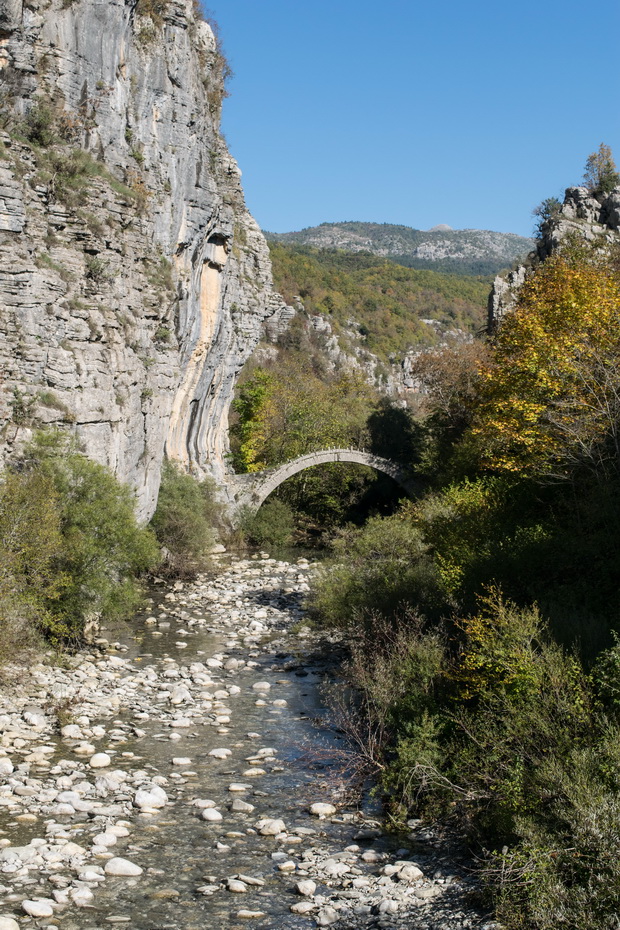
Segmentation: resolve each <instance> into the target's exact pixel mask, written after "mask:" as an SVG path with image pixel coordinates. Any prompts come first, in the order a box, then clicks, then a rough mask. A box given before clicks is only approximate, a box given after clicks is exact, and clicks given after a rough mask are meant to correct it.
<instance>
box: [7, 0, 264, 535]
mask: <svg viewBox="0 0 620 930" xmlns="http://www.w3.org/2000/svg"><path fill="white" fill-rule="evenodd" d="M224 68H225V61H224V59H223V56H222V53H221V50H220V48H219V44H218V42H217V40H216V38H215V36H214V34H213V31H212V29H211V28H210V26H209V25H208V24H207V23H206V22H204V21H202V19H201V17H200V16H199V14H198V13H197V5H196V4H194V3H193V2H192V0H107V2H105V3H100V2H96V0H27V2H22V0H0V69H1V73H0V82H1V89H0V127H2V129H1V131H0V365H1V370H2V384H1V385H0V391H1V394H0V420H1V421H2V423H1V425H2V433H1V449H0V454H1V455H2V457H3V459H4V460H6V459H7V457H10V455H11V454H12V453H13V451H14V450H15V449H16V448H18V447H20V445H22V444H23V441H24V439H25V438H27V436H28V435H29V433H30V431H31V430H32V429H34V428H35V427H36V426H37V425H50V424H51V425H59V426H61V427H62V428H65V429H70V430H72V431H74V432H75V433H76V435H77V437H78V439H79V441H80V442H81V443H82V444H83V446H84V449H85V451H86V452H87V454H88V455H89V456H91V457H93V458H95V459H96V460H98V461H100V462H102V463H104V464H106V465H109V466H110V467H111V468H112V469H113V470H114V471H115V473H116V474H117V476H118V477H119V478H120V479H121V480H122V481H126V482H128V483H129V484H130V485H131V486H132V487H133V488H135V490H136V493H137V498H138V512H139V515H140V517H141V518H143V519H144V518H147V517H148V516H149V515H150V514H151V513H152V511H153V509H154V506H155V501H156V496H157V491H158V486H159V475H160V467H161V461H162V458H163V455H164V451H166V452H167V454H168V455H169V456H170V457H171V458H174V459H176V460H178V461H179V462H180V463H181V464H182V465H183V466H184V467H185V468H186V469H188V470H193V471H194V472H196V473H197V474H204V473H205V472H211V473H212V474H213V475H214V476H215V477H216V478H220V479H221V477H222V476H223V474H224V473H225V471H226V467H227V466H226V454H227V452H228V438H227V412H228V407H229V404H230V400H231V397H232V392H233V388H234V382H235V378H236V375H237V373H238V371H239V370H240V368H241V366H242V365H243V363H244V362H245V360H246V358H247V357H248V356H249V354H250V353H251V352H252V350H253V348H254V346H255V345H256V343H257V341H258V339H259V337H260V333H261V330H262V324H263V322H264V321H265V320H267V319H269V318H270V317H271V318H273V320H274V321H275V324H274V325H277V320H278V319H279V317H280V314H281V313H282V309H283V306H282V301H281V300H280V299H279V298H278V297H277V296H276V295H274V294H273V291H272V282H271V267H270V263H269V257H268V250H267V246H266V243H265V241H264V238H263V236H262V234H261V232H260V230H259V228H258V226H257V224H256V223H255V221H254V220H253V219H252V217H251V216H250V214H249V213H248V211H247V209H246V207H245V203H244V198H243V192H242V189H241V184H240V172H239V170H238V168H237V164H236V162H235V161H234V159H233V158H232V157H231V156H230V154H229V153H228V151H227V148H226V145H225V142H224V141H223V139H222V137H221V134H220V131H219V116H220V108H221V102H222V97H223V95H224V85H223V70H224Z"/></svg>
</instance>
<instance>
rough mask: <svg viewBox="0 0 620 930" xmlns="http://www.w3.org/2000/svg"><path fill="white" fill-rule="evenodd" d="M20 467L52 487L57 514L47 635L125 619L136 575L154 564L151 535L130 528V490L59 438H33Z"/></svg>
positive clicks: (64, 637)
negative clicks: (96, 620)
mask: <svg viewBox="0 0 620 930" xmlns="http://www.w3.org/2000/svg"><path fill="white" fill-rule="evenodd" d="M23 469H24V473H25V474H26V475H28V474H30V475H32V476H33V480H34V477H35V476H37V475H40V476H41V477H42V478H44V479H45V480H47V481H48V482H49V483H50V484H51V486H52V488H53V490H54V494H55V495H56V498H57V501H58V507H59V511H60V533H61V537H62V545H61V548H60V550H59V551H58V552H57V553H56V554H55V556H54V559H53V565H54V570H55V571H56V572H57V573H58V575H59V577H60V578H62V584H61V586H60V588H59V590H57V591H54V594H53V596H50V595H47V596H46V598H45V603H46V608H47V616H45V617H44V618H43V621H42V626H43V630H44V632H45V633H46V635H47V636H48V637H49V638H50V639H51V640H52V641H55V642H60V641H71V640H73V641H76V640H79V638H80V637H81V635H82V632H83V629H84V625H85V622H86V621H87V620H88V619H89V618H92V617H93V616H98V615H99V616H104V617H107V618H120V617H127V616H130V615H131V613H132V612H133V610H134V609H135V607H136V606H137V604H138V603H139V601H140V597H141V590H140V587H139V585H138V584H137V581H136V576H137V575H139V574H140V573H142V572H144V571H146V570H147V569H149V568H151V567H153V565H154V564H156V562H157V560H158V552H157V546H156V543H155V539H154V536H153V535H152V533H151V532H150V531H149V530H146V529H142V528H140V527H139V526H138V525H137V523H136V519H135V514H134V499H133V495H132V493H131V491H130V490H129V488H127V487H126V486H124V485H121V484H119V482H118V481H117V480H116V478H115V477H114V475H113V474H112V473H111V472H110V471H109V470H108V469H107V468H104V466H102V465H99V464H97V463H96V462H92V461H91V460H90V459H87V458H86V457H85V456H83V455H81V454H80V453H79V452H78V451H77V448H76V446H75V444H73V443H72V442H71V440H70V439H68V438H67V437H66V436H65V435H63V434H61V433H48V434H45V433H41V434H39V435H38V436H37V437H36V439H35V441H34V442H33V443H32V445H31V446H30V447H29V448H28V449H27V450H26V453H25V458H24V462H23Z"/></svg>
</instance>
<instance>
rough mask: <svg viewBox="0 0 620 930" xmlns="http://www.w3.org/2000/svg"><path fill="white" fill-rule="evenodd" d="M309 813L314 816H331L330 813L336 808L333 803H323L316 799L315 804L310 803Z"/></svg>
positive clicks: (334, 811) (333, 812)
mask: <svg viewBox="0 0 620 930" xmlns="http://www.w3.org/2000/svg"><path fill="white" fill-rule="evenodd" d="M310 813H311V814H313V815H314V816H315V817H331V816H332V814H335V813H336V808H335V807H334V805H333V804H324V803H323V802H321V801H318V802H317V803H316V804H311V805H310Z"/></svg>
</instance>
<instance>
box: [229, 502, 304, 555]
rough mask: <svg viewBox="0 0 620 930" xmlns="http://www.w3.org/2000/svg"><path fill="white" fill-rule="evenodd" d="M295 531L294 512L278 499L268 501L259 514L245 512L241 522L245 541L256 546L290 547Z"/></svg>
mask: <svg viewBox="0 0 620 930" xmlns="http://www.w3.org/2000/svg"><path fill="white" fill-rule="evenodd" d="M293 530H294V520H293V511H292V510H291V508H290V507H289V506H288V504H285V503H284V501H279V500H277V499H274V500H270V501H267V503H265V504H263V506H262V507H261V508H260V510H259V511H258V512H257V513H253V512H251V511H247V512H243V513H242V514H241V517H240V520H239V531H240V532H241V534H242V535H243V538H244V541H245V542H247V543H249V544H250V545H254V546H269V547H272V546H274V547H276V548H279V547H281V546H288V545H289V544H290V542H291V540H292V538H293Z"/></svg>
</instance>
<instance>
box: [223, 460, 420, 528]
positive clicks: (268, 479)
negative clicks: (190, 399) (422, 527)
mask: <svg viewBox="0 0 620 930" xmlns="http://www.w3.org/2000/svg"><path fill="white" fill-rule="evenodd" d="M328 462H350V463H352V464H355V465H368V466H369V467H370V468H374V469H375V471H379V472H382V473H383V474H384V475H389V477H390V478H392V479H393V480H394V481H396V483H397V484H399V485H400V487H401V488H402V489H403V490H404V491H405V493H406V494H407V495H408V496H409V497H413V496H414V495H415V494H416V493H417V492H418V491H419V490H420V481H419V479H418V478H416V477H415V475H414V473H413V471H412V470H411V469H410V468H407V467H406V466H404V465H400V464H399V463H397V462H393V461H391V460H390V459H384V458H381V456H379V455H373V454H372V453H371V452H362V451H361V450H360V449H323V450H321V451H319V452H309V453H308V454H307V455H302V456H300V457H299V458H297V459H293V461H291V462H285V463H284V465H277V466H275V467H274V468H268V469H265V471H258V472H252V473H250V474H247V475H227V476H226V479H225V481H226V487H225V492H226V497H227V506H228V510H229V513H230V515H231V516H234V514H235V513H236V512H237V511H239V510H242V509H244V508H246V509H249V510H252V511H254V512H256V511H257V510H258V509H259V508H260V506H261V505H262V504H263V503H264V501H265V500H266V498H267V497H269V495H270V494H271V493H272V492H273V491H275V489H276V488H277V487H279V486H280V485H281V484H282V483H283V482H284V481H286V480H287V478H291V477H292V476H293V475H296V474H297V473H298V472H300V471H303V470H304V469H306V468H312V466H314V465H324V464H326V463H328Z"/></svg>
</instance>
